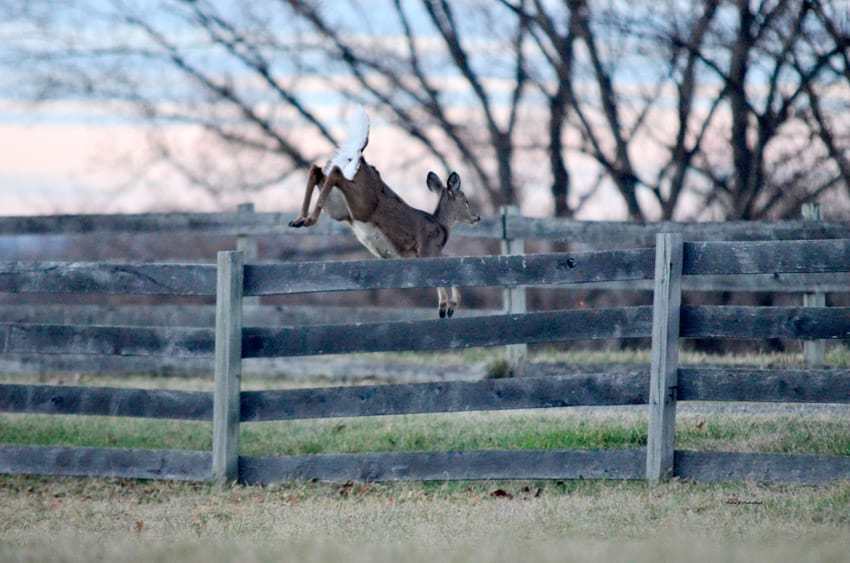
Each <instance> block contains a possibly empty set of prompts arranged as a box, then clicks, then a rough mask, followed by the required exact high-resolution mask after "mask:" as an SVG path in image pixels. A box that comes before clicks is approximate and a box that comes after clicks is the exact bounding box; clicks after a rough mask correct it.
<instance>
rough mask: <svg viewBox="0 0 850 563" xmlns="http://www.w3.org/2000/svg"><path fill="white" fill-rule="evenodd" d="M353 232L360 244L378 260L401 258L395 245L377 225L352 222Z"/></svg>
mask: <svg viewBox="0 0 850 563" xmlns="http://www.w3.org/2000/svg"><path fill="white" fill-rule="evenodd" d="M351 230H352V231H354V236H355V237H357V240H359V241H360V244H362V245H363V246H365V247H366V248H367V249H369V252H371V253H372V254H374V255H375V256H377V257H378V258H400V257H401V255H400V254H399V253H398V250H396V247H395V245H394V244H393V243H392V242H391V241H390V239H388V238H387V236H386V235H385V234H384V233H382V232H381V231H380V230H378V228H377V227H376V226H375V225H373V224H371V223H364V222H362V221H352V222H351Z"/></svg>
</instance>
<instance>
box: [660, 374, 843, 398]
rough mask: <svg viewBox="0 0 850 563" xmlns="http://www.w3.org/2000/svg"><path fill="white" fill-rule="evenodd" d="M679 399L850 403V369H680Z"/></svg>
mask: <svg viewBox="0 0 850 563" xmlns="http://www.w3.org/2000/svg"><path fill="white" fill-rule="evenodd" d="M677 395H678V397H679V400H682V401H752V402H778V403H792V402H793V403H850V370H846V369H777V368H737V367H736V368H731V367H730V368H698V367H697V368H695V367H687V368H686V367H681V368H679V387H678V389H677Z"/></svg>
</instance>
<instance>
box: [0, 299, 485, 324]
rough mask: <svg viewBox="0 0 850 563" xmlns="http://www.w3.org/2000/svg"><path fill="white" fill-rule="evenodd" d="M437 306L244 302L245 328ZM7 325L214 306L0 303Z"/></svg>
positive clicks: (124, 320)
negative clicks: (252, 303) (264, 303)
mask: <svg viewBox="0 0 850 563" xmlns="http://www.w3.org/2000/svg"><path fill="white" fill-rule="evenodd" d="M499 313H500V311H497V310H493V309H468V308H461V309H458V310H457V311H455V316H456V317H458V316H460V317H475V316H482V315H497V314H499ZM435 316H436V312H435V309H434V307H377V306H375V307H372V306H362V307H358V306H343V305H255V306H251V305H245V303H244V300H243V307H242V318H243V320H244V324H245V325H246V326H273V327H276V326H300V325H305V324H332V323H334V322H338V321H339V319H346V320H348V321H351V322H378V321H384V322H388V321H412V320H425V319H433V318H434V317H435ZM0 323H2V324H62V325H99V326H179V327H209V328H212V327H214V326H215V306H214V305H174V304H168V305H0Z"/></svg>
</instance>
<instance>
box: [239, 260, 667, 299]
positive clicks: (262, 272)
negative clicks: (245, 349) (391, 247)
mask: <svg viewBox="0 0 850 563" xmlns="http://www.w3.org/2000/svg"><path fill="white" fill-rule="evenodd" d="M409 264H410V261H409V260H363V261H351V262H292V263H283V264H273V265H272V264H268V265H267V264H249V265H248V266H246V267H245V294H246V295H273V294H286V293H313V292H326V291H351V290H360V289H388V288H412V287H446V286H450V285H454V286H464V287H472V286H502V287H514V286H519V285H529V284H540V285H552V286H558V285H562V284H575V283H587V282H594V281H625V280H648V279H652V274H653V251H652V250H651V249H639V250H610V251H599V252H582V253H575V254H528V255H522V256H480V257H479V256H471V257H463V258H420V259H418V260H417V261H416V263H415V264H416V266H415V267H414V268H410V267H408V266H409Z"/></svg>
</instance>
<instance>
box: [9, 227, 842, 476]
mask: <svg viewBox="0 0 850 563" xmlns="http://www.w3.org/2000/svg"><path fill="white" fill-rule="evenodd" d="M243 261H244V256H243V254H242V253H241V252H239V251H227V252H222V253H220V254H219V256H218V264H217V266H213V265H174V264H168V265H163V264H107V263H95V264H81V263H76V264H68V263H51V264H43V263H7V264H0V291H4V292H13V293H22V292H42V293H137V294H167V295H215V296H216V323H215V328H214V329H210V328H197V327H105V326H77V325H45V324H5V325H0V342H2V348H0V353H3V354H7V353H32V354H65V353H75V354H87V355H96V356H109V355H113V356H114V355H117V356H146V355H147V356H163V355H167V356H176V357H212V356H214V357H215V377H216V386H215V392H214V393H203V392H185V391H169V390H142V389H109V388H100V387H72V386H47V385H11V384H7V385H0V411H3V412H16V413H41V414H80V415H111V416H135V417H151V418H172V419H189V420H211V421H212V423H213V436H214V439H213V451H212V452H190V451H170V450H128V449H111V448H66V447H38V446H14V447H13V446H4V447H0V473H31V474H51V475H104V476H120V477H131V478H165V479H193V480H207V479H212V480H215V481H216V482H219V483H227V482H232V481H240V482H243V483H270V482H275V481H282V480H284V481H285V480H294V479H314V478H315V479H320V480H332V481H339V480H349V479H354V480H371V481H381V480H397V479H407V480H449V479H571V478H585V479H586V478H609V479H648V480H649V481H651V482H656V481H659V480H663V479H666V478H668V477H670V476H678V477H682V478H687V479H694V480H698V481H717V480H730V479H732V480H738V479H751V480H757V481H782V482H799V483H818V482H824V481H830V480H834V479H847V478H848V477H850V456H846V457H845V456H820V455H783V454H761V453H732V452H692V451H679V450H676V449H675V447H674V446H675V414H676V402H677V401H692V400H709V401H778V402H786V401H787V402H812V403H848V402H850V372H848V371H846V370H812V369H807V370H786V369H782V370H754V369H733V368H713V369H709V368H679V366H678V356H677V346H678V341H679V339H680V338H792V339H806V340H812V339H833V338H847V337H848V336H850V308H837V307H833V308H826V307H719V306H699V307H682V306H681V291H682V286H683V280H685V279H688V278H689V277H695V276H706V275H735V276H749V275H762V274H774V273H788V274H802V275H809V274H824V273H846V272H848V270H850V240H847V239H845V240H817V241H771V242H687V243H685V242H683V241H682V237H681V235H680V234H661V235H658V241H657V244H656V248H655V249H654V250H653V249H635V250H615V251H598V252H586V253H576V254H542V255H527V256H491V257H474V258H436V259H422V260H413V261H377V260H369V261H355V262H332V263H282V264H260V263H254V264H250V263H249V264H244V263H243ZM636 280H653V283H654V287H655V291H654V305H653V306H652V307H648V306H638V307H618V308H607V309H578V310H562V311H551V312H536V313H519V314H511V313H506V314H498V315H488V316H484V317H470V318H459V319H451V320H420V321H395V322H380V323H359V324H348V325H308V326H288V327H282V328H281V327H278V328H274V327H256V326H245V325H244V322H243V321H244V318H243V314H242V304H243V302H244V298H245V297H252V296H259V295H271V294H292V293H303V292H317V291H321V292H327V291H349V290H361V289H381V288H410V287H433V286H437V285H442V286H445V285H457V286H467V287H468V286H502V287H507V288H513V287H519V286H523V285H553V286H558V285H564V284H578V283H593V282H599V281H636ZM635 337H651V338H652V363H651V365H650V366H649V369H648V370H638V371H636V372H633V373H629V374H619V375H614V376H612V375H608V374H605V373H585V374H581V375H571V376H552V377H543V378H538V377H526V378H512V379H501V380H484V381H477V382H442V383H425V384H408V385H377V386H356V387H331V388H316V389H294V390H269V391H251V392H243V391H241V390H240V370H241V365H242V359H243V358H256V357H291V356H303V355H320V354H338V353H348V352H358V351H369V352H375V351H388V350H433V349H443V348H464V347H470V346H504V345H512V344H523V343H532V342H548V341H559V340H569V339H610V338H635ZM640 404H647V405H648V409H649V413H650V417H649V420H650V424H649V435H648V442H647V447H646V448H640V449H622V450H593V451H590V450H587V451H585V450H575V451H573V450H543V451H521V450H520V451H491V450H488V451H473V452H412V453H369V454H322V455H303V456H282V457H245V456H240V455H239V443H238V440H239V425H240V424H241V423H261V422H263V421H270V420H292V419H301V418H324V417H343V416H344V417H352V416H376V415H399V414H409V413H434V412H461V411H478V410H504V409H518V408H522V409H529V408H553V407H569V406H578V405H640Z"/></svg>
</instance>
